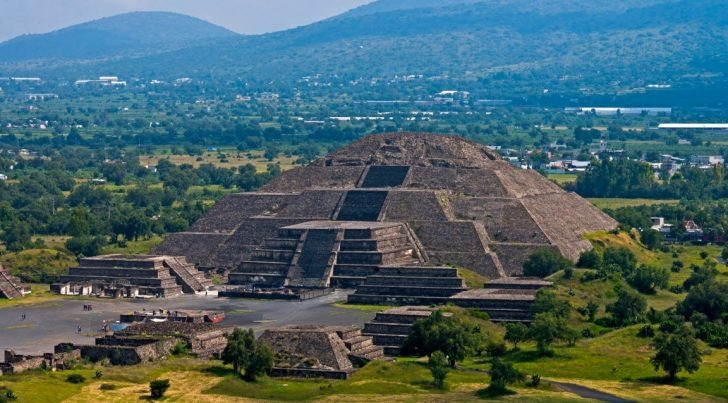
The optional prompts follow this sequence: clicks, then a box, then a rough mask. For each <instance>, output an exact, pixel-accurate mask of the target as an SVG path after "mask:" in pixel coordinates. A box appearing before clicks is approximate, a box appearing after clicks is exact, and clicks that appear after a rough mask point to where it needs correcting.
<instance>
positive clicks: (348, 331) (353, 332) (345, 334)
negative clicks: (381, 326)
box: [336, 327, 361, 340]
mask: <svg viewBox="0 0 728 403" xmlns="http://www.w3.org/2000/svg"><path fill="white" fill-rule="evenodd" d="M336 333H337V334H338V335H339V337H341V339H342V340H348V339H351V338H355V337H359V336H361V329H360V328H358V327H349V328H344V329H340V330H337V331H336Z"/></svg>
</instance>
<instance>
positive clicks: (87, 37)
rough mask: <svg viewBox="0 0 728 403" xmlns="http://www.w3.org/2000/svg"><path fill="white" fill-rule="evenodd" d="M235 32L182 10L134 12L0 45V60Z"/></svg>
mask: <svg viewBox="0 0 728 403" xmlns="http://www.w3.org/2000/svg"><path fill="white" fill-rule="evenodd" d="M237 35H238V34H236V33H234V32H232V31H228V30H227V29H225V28H222V27H220V26H217V25H213V24H210V23H208V22H205V21H202V20H200V19H197V18H193V17H188V16H186V15H182V14H176V13H166V12H135V13H127V14H121V15H117V16H113V17H107V18H102V19H99V20H95V21H91V22H87V23H83V24H79V25H74V26H71V27H67V28H64V29H60V30H58V31H53V32H49V33H45V34H36V35H22V36H19V37H17V38H14V39H11V40H9V41H6V42H3V43H0V62H5V63H8V62H10V63H18V62H28V61H43V60H46V61H49V60H54V61H59V60H60V61H63V62H66V63H67V62H69V61H74V62H80V61H82V60H88V59H103V58H108V57H117V56H121V55H124V56H140V55H146V54H150V53H158V52H160V51H170V50H176V49H180V48H182V47H187V46H190V45H191V44H200V43H203V42H207V41H209V40H213V39H221V38H231V37H235V36H237Z"/></svg>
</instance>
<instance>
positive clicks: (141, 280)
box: [52, 255, 211, 298]
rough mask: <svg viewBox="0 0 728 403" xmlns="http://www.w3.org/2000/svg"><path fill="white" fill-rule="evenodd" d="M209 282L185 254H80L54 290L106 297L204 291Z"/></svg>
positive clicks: (62, 292) (159, 295)
mask: <svg viewBox="0 0 728 403" xmlns="http://www.w3.org/2000/svg"><path fill="white" fill-rule="evenodd" d="M210 286H211V282H210V280H209V279H207V278H205V276H204V274H203V273H202V272H199V271H198V270H197V269H196V268H195V266H194V265H192V264H190V263H188V262H187V261H186V259H185V258H184V257H175V256H147V255H137V256H124V255H105V256H97V257H92V258H83V259H81V260H80V264H79V265H78V266H77V267H72V268H71V269H69V273H68V274H67V275H65V276H62V277H61V280H60V283H59V284H54V285H53V287H52V289H53V291H55V292H57V293H60V294H66V295H68V294H70V295H99V296H107V297H114V298H119V297H127V298H133V297H155V296H156V297H171V296H175V295H180V294H182V293H183V292H185V293H200V292H205V291H206V290H207V289H208V288H210Z"/></svg>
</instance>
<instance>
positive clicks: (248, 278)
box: [228, 273, 286, 287]
mask: <svg viewBox="0 0 728 403" xmlns="http://www.w3.org/2000/svg"><path fill="white" fill-rule="evenodd" d="M285 281H286V276H285V275H276V274H268V273H230V274H229V275H228V283H229V284H232V285H256V286H260V287H280V286H282V285H283V284H284V283H285Z"/></svg>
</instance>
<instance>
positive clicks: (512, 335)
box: [503, 323, 528, 348]
mask: <svg viewBox="0 0 728 403" xmlns="http://www.w3.org/2000/svg"><path fill="white" fill-rule="evenodd" d="M503 338H504V339H505V340H506V341H509V342H511V343H513V347H514V348H518V343H520V342H522V341H526V340H528V327H526V325H524V324H523V323H506V334H505V336H503Z"/></svg>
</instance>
